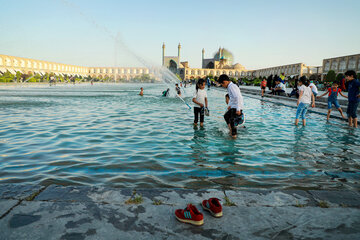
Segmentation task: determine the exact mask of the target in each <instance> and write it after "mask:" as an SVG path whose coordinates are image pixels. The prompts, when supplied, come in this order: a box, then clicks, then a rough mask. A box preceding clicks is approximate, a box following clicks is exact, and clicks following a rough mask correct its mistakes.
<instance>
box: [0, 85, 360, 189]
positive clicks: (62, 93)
mask: <svg viewBox="0 0 360 240" xmlns="http://www.w3.org/2000/svg"><path fill="white" fill-rule="evenodd" d="M141 86H143V87H144V93H145V95H144V96H143V97H141V96H138V95H137V94H138V92H139V88H140V87H141ZM166 88H167V87H166V86H165V85H162V84H142V85H140V84H119V85H94V86H89V85H86V86H84V85H83V86H81V85H78V86H55V87H36V88H34V87H32V88H31V87H26V88H21V87H14V88H7V89H1V90H0V117H1V121H0V183H25V184H26V183H32V184H41V185H49V184H53V183H54V184H62V185H74V184H76V185H103V186H111V187H139V188H140V187H145V188H151V187H181V188H195V189H199V188H247V187H251V188H280V189H285V188H286V189H357V190H359V189H360V188H359V179H360V172H359V170H360V149H359V144H360V139H359V137H358V136H359V130H354V129H351V128H348V127H347V126H346V124H345V122H343V121H337V120H332V121H331V122H330V123H326V121H325V118H326V117H325V116H323V115H319V114H315V113H310V114H308V117H309V119H308V126H306V127H305V128H304V127H295V126H293V120H294V115H295V109H294V108H291V107H286V106H282V105H277V104H274V103H269V102H266V101H262V100H259V99H255V98H252V97H251V96H248V95H244V100H245V105H246V115H247V123H246V127H247V128H245V129H240V130H239V136H238V138H237V139H236V140H233V139H232V138H231V137H229V136H228V130H227V128H226V125H225V122H224V120H223V117H222V116H223V114H224V112H225V109H226V105H225V99H224V95H225V92H224V91H223V90H217V89H211V90H210V91H208V97H209V105H210V117H207V118H206V119H205V127H204V128H203V129H201V128H194V127H193V126H192V121H193V112H192V110H188V109H187V107H186V106H185V105H184V103H182V102H181V101H180V100H179V99H177V98H174V97H171V98H164V97H161V92H162V91H163V90H165V89H166ZM193 89H194V87H191V88H187V89H186V96H188V97H186V98H185V100H186V101H187V102H189V103H190V102H191V97H190V96H191V92H192V91H193Z"/></svg>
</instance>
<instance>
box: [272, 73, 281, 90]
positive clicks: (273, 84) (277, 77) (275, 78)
mask: <svg viewBox="0 0 360 240" xmlns="http://www.w3.org/2000/svg"><path fill="white" fill-rule="evenodd" d="M277 80H279V76H278V75H275V76H274V77H273V80H272V83H271V89H274V88H275V86H276V85H277V83H276V81H277Z"/></svg>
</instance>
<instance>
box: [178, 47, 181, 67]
mask: <svg viewBox="0 0 360 240" xmlns="http://www.w3.org/2000/svg"><path fill="white" fill-rule="evenodd" d="M180 49H181V45H180V43H179V45H178V61H179V62H178V66H179V65H180Z"/></svg>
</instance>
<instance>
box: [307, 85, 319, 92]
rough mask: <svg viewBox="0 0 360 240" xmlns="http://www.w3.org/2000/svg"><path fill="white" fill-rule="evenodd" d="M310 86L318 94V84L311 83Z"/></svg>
mask: <svg viewBox="0 0 360 240" xmlns="http://www.w3.org/2000/svg"><path fill="white" fill-rule="evenodd" d="M309 87H310V88H311V90H312V91H313V93H316V94H318V89H317V87H316V85H315V84H314V83H310V85H309Z"/></svg>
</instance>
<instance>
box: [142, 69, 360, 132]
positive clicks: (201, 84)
mask: <svg viewBox="0 0 360 240" xmlns="http://www.w3.org/2000/svg"><path fill="white" fill-rule="evenodd" d="M345 81H346V85H347V90H348V95H347V96H346V95H344V94H343V93H342V91H341V89H340V88H339V87H338V83H333V84H332V86H331V87H330V88H328V89H327V91H326V92H325V93H324V94H322V95H319V96H318V94H319V92H318V89H317V87H316V85H315V84H314V83H313V82H311V81H309V80H308V79H307V78H306V77H305V76H302V77H301V78H300V79H299V80H298V81H297V82H296V92H295V93H293V92H292V93H290V94H289V95H288V96H290V97H291V96H293V95H296V97H297V98H298V100H297V109H296V114H295V125H298V124H299V121H300V119H301V120H302V124H303V126H306V113H307V110H308V108H309V106H311V107H313V108H314V107H315V99H316V98H321V97H323V96H325V95H328V113H327V120H329V118H330V113H331V110H332V106H333V105H334V106H335V108H336V109H337V110H338V111H339V112H340V114H341V116H342V117H343V118H345V116H344V114H343V111H342V109H341V107H340V105H339V102H338V99H337V98H338V95H339V94H340V95H341V96H343V97H345V98H347V99H348V106H347V112H346V113H347V116H348V122H349V126H351V127H355V128H357V107H358V105H359V100H360V94H359V88H360V81H359V80H358V79H356V73H355V71H351V70H350V71H347V72H346V73H345ZM217 83H218V84H219V85H220V86H221V87H224V88H226V89H227V92H228V93H227V94H226V96H225V102H226V104H227V111H226V113H225V115H224V120H225V122H226V124H227V125H228V128H229V131H230V135H231V136H232V137H234V138H236V136H237V127H238V126H240V125H242V124H243V123H244V122H245V114H244V112H243V111H244V99H243V97H242V94H241V91H240V88H239V86H238V85H236V84H235V83H233V82H232V81H231V80H230V78H229V76H227V75H226V74H223V75H221V76H220V77H219V78H218V80H217ZM274 83H275V85H274V87H273V86H272V85H269V84H268V82H267V79H263V81H262V82H261V84H260V87H261V96H262V97H263V96H264V94H265V90H266V87H268V88H269V90H270V91H271V92H270V93H271V94H274V95H285V96H286V88H285V85H284V78H281V77H279V78H275V79H274ZM206 85H207V86H208V88H210V86H209V83H208V81H207V80H206V79H199V80H198V81H197V82H196V87H195V90H196V91H195V94H194V96H193V98H192V102H193V104H194V126H197V124H198V122H199V120H200V126H201V127H202V126H204V119H205V116H206V115H207V116H209V109H208V100H207V92H206V90H205V87H206ZM169 91H170V89H169V88H168V89H167V90H165V91H164V92H163V93H162V95H163V96H165V97H166V96H168V95H169ZM175 92H176V94H177V96H181V88H180V87H179V85H178V84H176V85H175ZM139 95H141V96H143V88H141V91H140V93H139Z"/></svg>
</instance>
